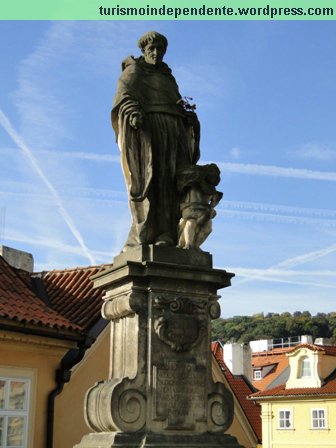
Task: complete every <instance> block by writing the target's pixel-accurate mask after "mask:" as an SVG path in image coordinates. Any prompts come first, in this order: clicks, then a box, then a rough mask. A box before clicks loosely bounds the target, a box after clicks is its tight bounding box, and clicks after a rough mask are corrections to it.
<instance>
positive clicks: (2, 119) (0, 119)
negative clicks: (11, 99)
mask: <svg viewBox="0 0 336 448" xmlns="http://www.w3.org/2000/svg"><path fill="white" fill-rule="evenodd" d="M0 125H1V126H2V127H3V129H4V130H5V131H6V132H7V134H8V135H9V136H10V137H11V139H12V140H13V142H14V143H16V145H17V146H18V148H20V149H21V151H22V152H23V153H24V155H25V156H26V157H27V158H28V160H29V162H30V163H31V166H32V167H33V169H34V171H35V173H36V174H37V175H38V177H39V178H40V179H41V181H42V182H43V184H44V185H45V187H46V188H47V189H48V191H49V193H50V195H51V197H52V198H53V200H54V202H55V205H56V207H57V209H58V211H59V213H60V215H61V216H62V218H63V219H64V222H65V223H66V225H67V226H68V228H69V230H70V231H71V233H72V234H73V236H74V237H75V239H76V240H77V242H78V243H79V245H80V247H81V248H82V250H83V252H84V253H85V255H86V256H87V258H88V259H89V260H90V262H91V263H92V264H95V259H94V257H93V256H92V254H91V253H90V251H89V249H88V248H87V247H86V244H85V243H84V240H83V238H82V235H81V234H80V232H79V230H78V228H77V227H76V225H75V223H74V222H73V220H72V218H71V216H70V215H69V213H68V212H67V210H66V209H65V207H64V205H63V202H62V200H61V197H60V196H59V194H58V192H57V191H56V189H55V187H54V186H53V185H52V183H51V182H50V181H49V179H48V177H47V176H46V174H45V173H44V171H43V170H42V168H41V167H40V165H39V163H38V161H37V160H36V159H35V157H34V155H33V152H32V151H31V149H30V148H29V147H28V146H27V145H26V143H25V142H24V140H23V139H22V137H21V136H20V135H19V134H18V133H17V132H16V130H15V129H14V128H13V126H12V124H11V123H10V121H9V120H8V118H7V117H6V115H5V114H4V112H3V111H2V110H1V109H0Z"/></svg>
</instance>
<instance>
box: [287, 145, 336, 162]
mask: <svg viewBox="0 0 336 448" xmlns="http://www.w3.org/2000/svg"><path fill="white" fill-rule="evenodd" d="M291 154H293V155H294V156H296V157H299V158H301V159H308V160H319V161H333V160H336V149H335V148H331V147H329V146H327V145H324V144H323V143H317V142H311V143H306V144H304V145H302V146H301V147H300V148H299V149H297V150H296V151H292V152H291Z"/></svg>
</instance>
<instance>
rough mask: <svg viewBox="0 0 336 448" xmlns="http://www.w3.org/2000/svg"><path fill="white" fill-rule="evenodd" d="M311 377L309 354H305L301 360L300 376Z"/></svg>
mask: <svg viewBox="0 0 336 448" xmlns="http://www.w3.org/2000/svg"><path fill="white" fill-rule="evenodd" d="M310 377H311V365H310V359H309V358H308V356H304V357H303V358H301V360H300V366H299V378H310Z"/></svg>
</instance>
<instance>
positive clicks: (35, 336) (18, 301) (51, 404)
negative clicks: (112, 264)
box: [0, 248, 109, 448]
mask: <svg viewBox="0 0 336 448" xmlns="http://www.w3.org/2000/svg"><path fill="white" fill-rule="evenodd" d="M6 249H7V248H6ZM7 252H9V254H8V253H7ZM6 255H9V257H7V258H8V261H9V262H7V261H6V260H5V258H6V257H5V258H4V257H3V256H0V447H1V448H8V447H17V448H52V447H54V448H58V447H59V448H61V447H62V448H65V447H66V448H68V447H69V448H70V447H72V446H73V444H74V443H75V442H76V441H78V437H80V436H81V435H83V434H84V433H85V432H87V427H86V425H85V422H84V418H83V402H84V395H85V392H86V390H87V389H88V387H89V386H91V385H92V383H94V382H95V381H98V380H99V379H102V378H105V377H106V376H107V372H108V347H109V338H108V331H107V329H105V330H104V327H106V326H107V321H104V320H103V319H102V318H101V317H100V306H101V296H102V291H99V290H96V291H94V292H93V291H92V282H91V281H90V277H91V275H93V274H94V273H96V272H98V270H99V269H100V268H101V267H100V268H94V267H90V268H85V269H75V270H65V271H51V272H45V273H41V274H33V273H32V272H31V271H32V263H29V260H28V267H27V263H25V261H27V260H25V258H27V257H25V255H29V254H24V253H19V252H18V251H13V250H9V251H6ZM21 257H23V261H24V262H23V263H21V261H22V260H21V261H20V258H21ZM13 261H14V263H12V262H13ZM17 262H18V263H17ZM12 264H14V266H13V265H12ZM21 265H22V266H21ZM15 266H19V267H15ZM22 267H23V269H22ZM95 341H96V342H95ZM102 341H103V344H102ZM93 342H95V344H94V346H95V352H96V357H95V359H93V362H92V364H91V365H90V367H89V368H88V367H87V364H86V363H85V362H84V361H83V363H82V367H81V371H82V372H83V374H82V375H76V369H75V366H76V365H77V364H78V363H79V362H80V361H81V360H82V359H83V357H84V358H86V359H89V357H90V353H92V350H91V351H90V346H91V345H92V344H93ZM102 347H103V349H102ZM91 361H92V359H91ZM86 375H88V376H89V378H87V377H86ZM70 379H71V388H72V391H70V388H69V389H68V391H67V393H65V392H64V395H62V391H63V390H64V389H65V388H64V385H66V384H67V383H69V381H70ZM69 392H70V394H69ZM61 397H62V399H61ZM70 415H71V418H69V416H70ZM69 425H72V428H71V429H70V430H69V431H68V435H67V436H66V437H64V431H65V430H67V426H69ZM60 435H62V436H63V441H62V443H61V442H60V441H59V439H60ZM71 440H74V443H73V444H71V443H72V442H71Z"/></svg>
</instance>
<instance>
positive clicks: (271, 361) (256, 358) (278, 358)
mask: <svg viewBox="0 0 336 448" xmlns="http://www.w3.org/2000/svg"><path fill="white" fill-rule="evenodd" d="M286 352H287V353H288V348H287V349H275V350H270V351H268V352H261V353H253V354H252V367H253V369H255V368H262V367H267V366H271V365H274V367H273V368H272V369H271V370H270V371H269V372H268V373H267V374H266V375H265V376H264V377H263V378H262V379H260V380H253V381H252V384H253V386H254V387H255V388H256V389H259V390H264V389H266V388H267V387H268V386H269V385H270V384H271V383H272V382H273V381H274V380H275V379H276V378H277V377H278V376H279V375H280V374H281V373H282V372H283V371H284V370H285V369H286V368H287V367H288V366H289V361H288V357H287V356H286Z"/></svg>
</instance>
